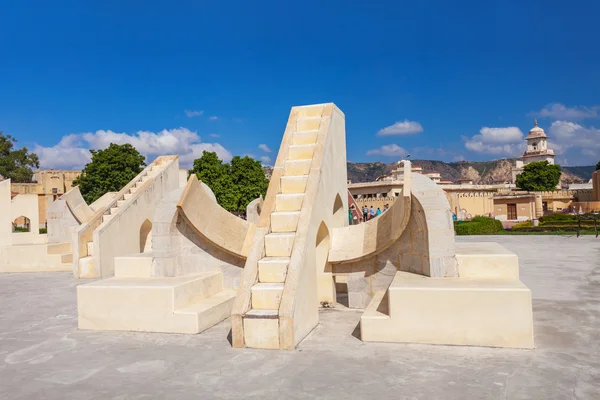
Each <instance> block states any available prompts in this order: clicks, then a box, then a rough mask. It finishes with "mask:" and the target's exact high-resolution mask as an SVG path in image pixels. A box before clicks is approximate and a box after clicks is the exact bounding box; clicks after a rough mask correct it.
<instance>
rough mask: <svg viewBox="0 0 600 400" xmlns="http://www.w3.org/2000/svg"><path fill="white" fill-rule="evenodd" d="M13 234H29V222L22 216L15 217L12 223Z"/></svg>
mask: <svg viewBox="0 0 600 400" xmlns="http://www.w3.org/2000/svg"><path fill="white" fill-rule="evenodd" d="M12 231H13V232H15V233H18V232H31V220H30V219H29V218H27V217H26V216H24V215H21V216H20V217H17V218H15V219H14V221H13V229H12Z"/></svg>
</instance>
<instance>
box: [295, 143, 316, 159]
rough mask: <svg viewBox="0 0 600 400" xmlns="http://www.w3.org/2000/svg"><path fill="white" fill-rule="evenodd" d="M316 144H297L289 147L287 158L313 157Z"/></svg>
mask: <svg viewBox="0 0 600 400" xmlns="http://www.w3.org/2000/svg"><path fill="white" fill-rule="evenodd" d="M316 147H317V145H316V144H299V145H291V146H290V147H289V150H290V152H289V155H288V160H306V159H310V158H312V157H313V154H314V153H315V149H316Z"/></svg>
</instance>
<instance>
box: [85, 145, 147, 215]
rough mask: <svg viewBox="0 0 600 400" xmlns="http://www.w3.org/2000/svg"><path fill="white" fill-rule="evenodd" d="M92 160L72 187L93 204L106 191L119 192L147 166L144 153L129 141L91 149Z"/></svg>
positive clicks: (87, 201)
mask: <svg viewBox="0 0 600 400" xmlns="http://www.w3.org/2000/svg"><path fill="white" fill-rule="evenodd" d="M90 152H91V153H92V162H90V163H89V164H87V165H86V166H85V168H84V169H83V171H81V175H80V176H79V178H77V179H75V180H74V181H73V186H79V190H80V191H81V194H82V196H83V198H84V199H85V201H86V203H88V204H91V203H93V202H94V201H96V200H98V199H99V198H100V197H102V195H104V194H105V193H107V192H118V191H119V190H121V189H122V188H123V187H124V186H125V185H126V184H128V183H129V181H131V180H132V179H133V178H135V177H136V175H138V174H139V173H140V172H142V169H143V166H145V165H146V163H145V159H146V157H144V156H143V155H141V154H140V153H139V152H138V151H137V150H136V149H135V147H133V146H132V145H130V144H122V145H120V144H114V143H111V144H110V146H108V147H107V148H106V149H104V150H90Z"/></svg>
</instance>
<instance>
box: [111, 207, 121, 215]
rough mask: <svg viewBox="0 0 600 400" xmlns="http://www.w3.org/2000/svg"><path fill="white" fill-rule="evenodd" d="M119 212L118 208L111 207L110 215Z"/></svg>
mask: <svg viewBox="0 0 600 400" xmlns="http://www.w3.org/2000/svg"><path fill="white" fill-rule="evenodd" d="M118 211H119V207H111V208H110V215H115V214H116V213H117V212H118Z"/></svg>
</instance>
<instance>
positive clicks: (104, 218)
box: [102, 214, 114, 223]
mask: <svg viewBox="0 0 600 400" xmlns="http://www.w3.org/2000/svg"><path fill="white" fill-rule="evenodd" d="M112 217H114V215H110V214H104V215H103V216H102V223H105V222H106V221H110V220H111V219H112Z"/></svg>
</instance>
